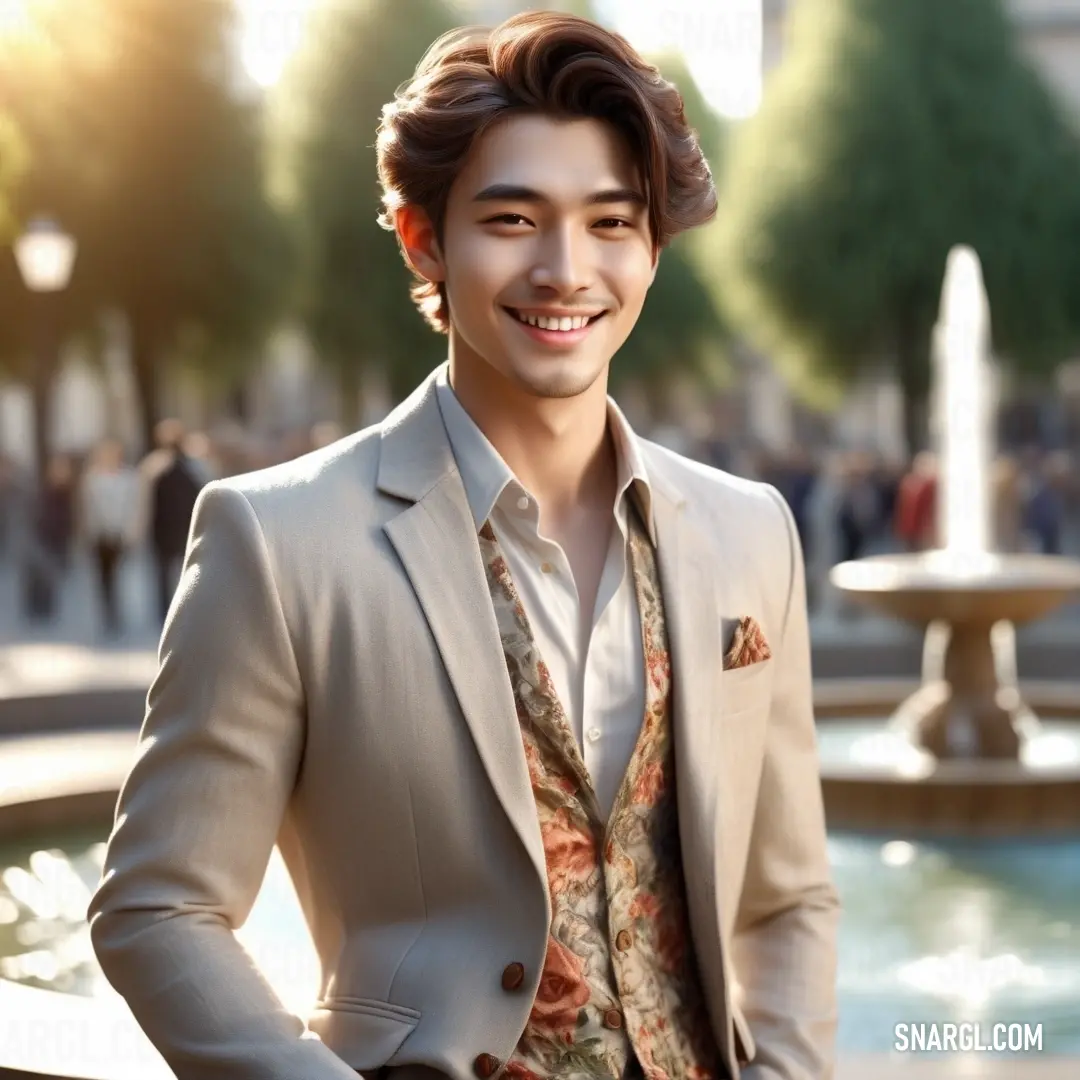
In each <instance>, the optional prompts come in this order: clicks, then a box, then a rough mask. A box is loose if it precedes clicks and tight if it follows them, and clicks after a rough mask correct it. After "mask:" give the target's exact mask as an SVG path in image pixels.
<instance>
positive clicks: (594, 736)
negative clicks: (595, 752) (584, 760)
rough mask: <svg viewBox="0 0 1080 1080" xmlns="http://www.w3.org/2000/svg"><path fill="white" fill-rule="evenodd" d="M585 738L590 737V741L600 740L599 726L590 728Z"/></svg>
mask: <svg viewBox="0 0 1080 1080" xmlns="http://www.w3.org/2000/svg"><path fill="white" fill-rule="evenodd" d="M585 738H586V739H588V740H589V742H598V741H599V739H600V729H599V728H598V727H591V728H589V730H588V731H587V732H586V733H585Z"/></svg>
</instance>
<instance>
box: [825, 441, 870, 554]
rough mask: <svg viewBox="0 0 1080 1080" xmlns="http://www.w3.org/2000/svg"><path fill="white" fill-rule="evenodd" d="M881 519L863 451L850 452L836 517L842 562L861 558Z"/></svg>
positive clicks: (868, 466) (844, 471)
mask: <svg viewBox="0 0 1080 1080" xmlns="http://www.w3.org/2000/svg"><path fill="white" fill-rule="evenodd" d="M880 521H881V503H880V500H879V497H878V491H877V486H876V484H875V478H874V475H873V472H872V470H871V467H870V463H869V462H868V460H867V458H866V455H864V454H857V453H855V454H849V455H848V456H847V459H846V462H845V465H844V469H843V473H842V484H841V488H840V502H839V505H838V507H837V516H836V525H837V529H838V530H839V534H840V552H839V555H840V561H841V562H848V561H849V560H851V559H860V558H862V556H863V555H865V554H866V553H867V548H868V547H869V544H870V542H871V540H872V539H873V538H874V536H875V534H876V532H877V530H878V527H879V525H880Z"/></svg>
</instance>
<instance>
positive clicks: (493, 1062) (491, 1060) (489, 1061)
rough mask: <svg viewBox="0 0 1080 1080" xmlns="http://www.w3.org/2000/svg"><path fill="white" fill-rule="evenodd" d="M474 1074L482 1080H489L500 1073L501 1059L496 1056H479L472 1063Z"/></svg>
mask: <svg viewBox="0 0 1080 1080" xmlns="http://www.w3.org/2000/svg"><path fill="white" fill-rule="evenodd" d="M472 1068H473V1072H474V1073H476V1075H477V1076H479V1077H480V1080H488V1077H491V1076H494V1075H495V1074H496V1073H497V1072H498V1071H499V1059H498V1058H497V1057H495V1055H494V1054H479V1055H478V1056H477V1058H476V1060H475V1061H474V1062H473V1063H472Z"/></svg>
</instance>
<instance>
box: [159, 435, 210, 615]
mask: <svg viewBox="0 0 1080 1080" xmlns="http://www.w3.org/2000/svg"><path fill="white" fill-rule="evenodd" d="M186 438H187V434H186V432H185V430H184V425H183V424H182V423H181V422H180V421H179V420H175V419H168V420H162V421H160V422H159V423H158V425H157V426H156V428H155V429H154V441H155V443H156V444H157V449H156V450H155V451H153V452H152V454H151V456H150V458H148V461H147V463H146V464H145V482H146V485H147V491H148V501H149V526H150V528H149V539H150V548H151V552H152V554H153V559H154V576H155V582H156V586H157V588H156V593H157V604H158V618H159V619H160V620H161V622H163V623H164V621H165V619H166V617H167V616H168V614H169V607H170V605H171V604H172V598H173V593H174V592H175V591H176V583H177V581H178V580H179V578H180V566H181V564H182V562H183V559H184V549H185V547H186V546H187V539H188V531H189V530H190V528H191V516H192V514H193V512H194V510H195V501H196V499H197V498H198V497H199V492H200V491H201V490H202V488H203V486H204V484H205V483H206V482H207V480H208V477H207V476H206V475H204V473H203V471H202V469H201V468H200V466H199V465H198V464H196V463H195V462H194V461H193V460H192V459H191V458H190V457H189V456H188V454H187V452H186V449H185V440H186Z"/></svg>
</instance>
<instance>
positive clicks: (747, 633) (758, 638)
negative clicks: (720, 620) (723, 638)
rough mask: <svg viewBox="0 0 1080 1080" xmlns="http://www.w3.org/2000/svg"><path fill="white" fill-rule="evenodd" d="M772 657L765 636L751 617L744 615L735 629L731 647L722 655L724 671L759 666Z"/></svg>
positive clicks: (755, 620)
mask: <svg viewBox="0 0 1080 1080" xmlns="http://www.w3.org/2000/svg"><path fill="white" fill-rule="evenodd" d="M771 656H772V649H770V648H769V643H768V642H767V641H766V640H765V634H764V632H763V631H762V629H761V627H760V626H759V625H758V621H757V619H755V618H754V617H753V615H744V616H743V617H742V618H741V619H740V620H739V622H738V625H737V626H736V627H735V634H734V636H733V637H732V639H731V647H730V648H729V649H728V651H727V652H726V653H725V654H724V670H725V671H735V670H736V669H737V668H744V667H749V666H750V665H751V664H759V663H761V661H763V660H768V659H769V658H770V657H771Z"/></svg>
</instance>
